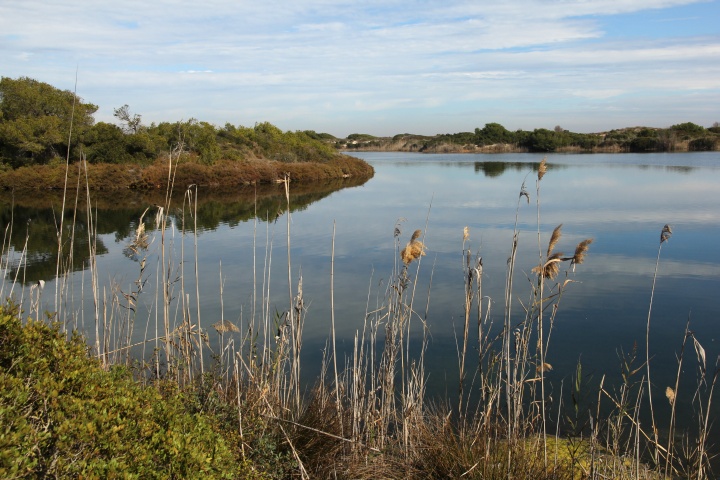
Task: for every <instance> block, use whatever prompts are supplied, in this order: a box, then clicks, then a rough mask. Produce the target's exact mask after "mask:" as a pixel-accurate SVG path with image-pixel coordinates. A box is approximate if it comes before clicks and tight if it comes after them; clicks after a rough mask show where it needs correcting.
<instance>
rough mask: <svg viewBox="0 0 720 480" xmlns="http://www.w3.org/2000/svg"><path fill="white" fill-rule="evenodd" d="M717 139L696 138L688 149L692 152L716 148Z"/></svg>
mask: <svg viewBox="0 0 720 480" xmlns="http://www.w3.org/2000/svg"><path fill="white" fill-rule="evenodd" d="M716 144H717V140H716V139H715V138H712V137H703V138H696V139H695V140H691V141H690V143H689V144H688V150H690V151H691V152H709V151H711V150H715V145H716Z"/></svg>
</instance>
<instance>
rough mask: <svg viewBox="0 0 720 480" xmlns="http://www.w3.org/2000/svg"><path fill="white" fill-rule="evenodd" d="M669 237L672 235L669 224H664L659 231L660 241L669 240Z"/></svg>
mask: <svg viewBox="0 0 720 480" xmlns="http://www.w3.org/2000/svg"><path fill="white" fill-rule="evenodd" d="M670 237H672V228H671V227H670V225H668V224H665V226H664V227H663V229H662V232H660V243H661V244H662V243H663V242H665V241H667V240H670Z"/></svg>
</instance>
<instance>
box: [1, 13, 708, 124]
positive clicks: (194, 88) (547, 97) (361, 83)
mask: <svg viewBox="0 0 720 480" xmlns="http://www.w3.org/2000/svg"><path fill="white" fill-rule="evenodd" d="M690 7H692V8H693V14H696V13H697V12H698V9H700V13H703V12H704V14H705V15H702V17H704V18H706V17H711V18H717V17H718V15H720V8H719V7H718V4H717V2H716V1H713V2H704V3H703V2H697V1H694V0H660V1H657V0H653V1H649V0H641V1H638V0H599V1H593V2H585V1H580V0H561V1H552V2H547V1H541V0H520V1H518V2H506V3H504V4H493V5H491V4H487V3H485V2H483V3H480V2H470V1H450V2H439V1H423V2H408V1H402V2H400V1H392V0H391V1H378V0H370V1H368V2H350V1H330V0H310V1H301V2H295V1H289V0H270V1H267V2H250V1H245V0H243V1H236V2H229V1H219V0H212V1H208V2H195V1H193V2H190V1H156V2H150V3H147V2H140V1H139V0H120V1H118V2H114V3H112V4H105V3H103V4H94V5H93V6H92V7H88V5H87V3H86V2H82V1H80V0H64V1H58V2H52V3H51V4H48V2H42V1H40V0H24V1H23V2H7V3H6V4H5V5H3V6H0V31H3V32H4V34H3V37H2V40H0V65H3V67H2V71H1V72H0V74H2V75H5V76H12V77H17V76H31V77H35V78H38V79H39V80H42V81H46V82H49V83H52V84H54V85H56V86H59V87H62V88H69V87H70V86H71V84H72V83H73V82H74V72H75V68H76V67H79V70H80V74H79V76H80V80H79V90H80V92H81V95H82V96H83V97H85V98H86V99H88V100H89V101H92V102H94V103H96V104H99V105H100V107H101V108H100V110H99V111H98V114H97V115H96V117H97V118H98V119H101V120H108V121H111V120H112V109H113V108H116V107H117V106H118V105H122V104H125V103H128V104H130V105H131V108H133V109H134V110H136V111H138V112H139V113H141V114H143V118H144V119H146V120H148V121H161V120H175V119H177V117H173V116H176V115H177V114H178V113H180V114H181V116H182V117H183V118H187V117H189V116H195V117H197V118H201V119H203V120H207V121H211V122H214V123H218V124H223V123H225V122H226V121H230V122H233V123H238V122H239V123H244V124H253V123H254V122H256V121H264V120H269V121H271V122H274V123H276V124H278V126H280V127H281V128H283V129H304V128H312V129H315V130H318V131H330V132H331V133H334V134H336V135H344V134H347V133H350V132H351V131H367V132H370V133H376V134H392V133H397V132H398V131H406V130H408V129H409V128H413V129H416V131H418V133H436V132H437V131H460V130H468V129H471V128H474V127H475V126H482V125H483V124H484V123H486V122H491V121H500V122H501V123H504V124H506V126H508V128H534V127H540V126H547V125H546V124H544V123H543V124H534V125H528V124H527V122H530V121H532V122H538V121H542V120H543V119H549V120H547V122H550V123H553V124H555V123H563V124H564V125H566V128H570V129H573V130H602V129H607V128H611V127H621V126H626V125H631V124H641V123H650V124H653V125H657V126H665V125H668V124H671V123H677V122H681V121H694V122H697V123H701V124H708V123H712V122H713V121H716V120H718V119H716V118H713V117H712V115H715V113H714V112H712V111H709V110H710V109H707V108H705V109H702V110H697V109H695V107H696V106H697V105H698V104H705V105H706V104H707V103H708V102H707V99H716V98H717V97H718V96H720V82H719V81H718V80H717V79H718V78H720V36H719V35H717V34H714V35H704V36H697V37H694V36H692V35H689V36H688V35H686V36H683V37H682V38H675V37H668V38H663V36H662V35H660V34H658V35H654V36H652V37H648V36H640V37H639V36H637V35H636V34H634V31H633V30H632V29H628V30H627V31H626V32H624V34H623V35H619V34H618V33H617V32H615V33H614V34H613V36H612V37H610V36H608V35H606V33H605V32H606V30H607V29H608V26H612V25H613V21H614V19H615V18H616V17H617V16H622V15H628V14H635V13H641V12H646V11H653V12H656V14H657V15H655V16H654V17H653V20H652V22H648V25H645V28H646V29H647V28H655V29H657V30H658V31H659V32H660V31H661V30H662V28H663V22H659V21H658V20H663V19H664V18H667V20H668V21H672V19H674V18H679V17H688V16H696V15H688V14H685V15H682V13H683V11H684V9H687V8H690ZM665 13H666V17H663V16H662V15H663V14H665ZM658 15H660V16H659V17H658ZM617 18H620V17H617ZM650 24H652V25H650ZM19 60H22V61H19ZM698 94H700V95H701V96H702V95H705V96H706V100H705V101H703V99H702V98H698V97H697V95H698ZM648 99H649V100H648ZM646 100H647V101H646ZM586 102H591V103H590V104H588V103H586ZM589 109H592V111H593V115H592V117H591V118H582V115H583V113H584V112H587V111H589ZM621 111H624V112H625V119H623V116H622V114H621V113H619V112H621Z"/></svg>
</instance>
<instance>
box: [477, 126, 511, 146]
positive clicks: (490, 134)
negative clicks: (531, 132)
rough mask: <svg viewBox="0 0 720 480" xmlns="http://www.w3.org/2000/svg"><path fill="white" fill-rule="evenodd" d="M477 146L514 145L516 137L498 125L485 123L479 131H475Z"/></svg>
mask: <svg viewBox="0 0 720 480" xmlns="http://www.w3.org/2000/svg"><path fill="white" fill-rule="evenodd" d="M475 136H476V140H475V143H476V144H477V145H493V144H496V143H516V142H517V138H516V135H515V134H514V133H513V132H511V131H509V130H508V129H506V128H505V127H503V126H502V125H500V124H499V123H486V124H485V126H484V127H483V128H482V130H481V129H479V128H476V129H475Z"/></svg>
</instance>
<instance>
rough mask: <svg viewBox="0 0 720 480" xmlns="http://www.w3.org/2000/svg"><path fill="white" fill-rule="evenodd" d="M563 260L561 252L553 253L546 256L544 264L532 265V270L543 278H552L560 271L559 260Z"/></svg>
mask: <svg viewBox="0 0 720 480" xmlns="http://www.w3.org/2000/svg"><path fill="white" fill-rule="evenodd" d="M564 260H565V259H564V258H563V254H562V252H557V253H553V254H552V255H550V257H548V259H547V262H545V265H543V266H542V267H541V266H540V265H538V266H537V267H534V268H533V269H532V272H534V273H537V274H539V275H542V277H543V278H548V279H550V280H554V279H555V277H557V276H558V273H560V262H562V261H564Z"/></svg>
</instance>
